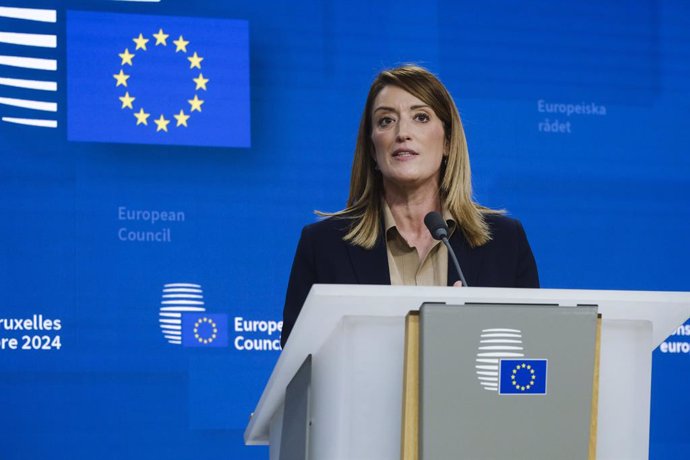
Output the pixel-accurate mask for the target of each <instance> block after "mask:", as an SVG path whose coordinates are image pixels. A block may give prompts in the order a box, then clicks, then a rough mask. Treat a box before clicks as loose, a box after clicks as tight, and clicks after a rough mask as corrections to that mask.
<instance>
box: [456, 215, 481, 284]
mask: <svg viewBox="0 0 690 460" xmlns="http://www.w3.org/2000/svg"><path fill="white" fill-rule="evenodd" d="M449 241H450V246H451V247H452V248H453V250H454V251H455V256H456V257H457V258H458V263H459V264H460V268H461V269H462V273H463V275H465V280H467V284H469V285H470V286H479V274H480V273H481V269H482V258H481V257H480V256H481V248H474V249H473V248H471V247H470V245H469V243H468V242H467V240H466V239H465V235H464V234H463V233H462V230H461V229H460V228H457V229H456V230H455V231H454V232H453V234H452V235H451V237H450V240H449ZM458 280H460V276H458V274H457V273H456V270H455V266H454V265H453V259H451V257H450V254H449V255H448V286H452V285H453V284H454V283H455V282H456V281H458Z"/></svg>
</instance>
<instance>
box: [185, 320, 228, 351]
mask: <svg viewBox="0 0 690 460" xmlns="http://www.w3.org/2000/svg"><path fill="white" fill-rule="evenodd" d="M182 345H183V346H185V347H227V346H228V315H225V314H208V313H184V314H183V315H182Z"/></svg>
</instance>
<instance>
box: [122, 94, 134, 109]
mask: <svg viewBox="0 0 690 460" xmlns="http://www.w3.org/2000/svg"><path fill="white" fill-rule="evenodd" d="M119 99H120V100H121V101H122V108H123V109H124V108H130V109H132V110H134V107H132V102H134V100H135V99H136V97H132V96H130V95H129V91H127V92H126V93H125V95H124V96H122V97H121V98H119Z"/></svg>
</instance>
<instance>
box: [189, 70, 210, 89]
mask: <svg viewBox="0 0 690 460" xmlns="http://www.w3.org/2000/svg"><path fill="white" fill-rule="evenodd" d="M192 80H194V83H196V89H203V90H204V91H206V83H208V82H209V79H208V78H204V74H202V73H199V76H198V77H197V78H192Z"/></svg>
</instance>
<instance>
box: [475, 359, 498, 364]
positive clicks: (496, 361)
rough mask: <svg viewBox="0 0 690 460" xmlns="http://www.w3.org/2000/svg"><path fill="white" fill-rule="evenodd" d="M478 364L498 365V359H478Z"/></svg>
mask: <svg viewBox="0 0 690 460" xmlns="http://www.w3.org/2000/svg"><path fill="white" fill-rule="evenodd" d="M477 362H478V363H492V364H498V359H482V358H477Z"/></svg>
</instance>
